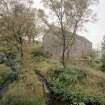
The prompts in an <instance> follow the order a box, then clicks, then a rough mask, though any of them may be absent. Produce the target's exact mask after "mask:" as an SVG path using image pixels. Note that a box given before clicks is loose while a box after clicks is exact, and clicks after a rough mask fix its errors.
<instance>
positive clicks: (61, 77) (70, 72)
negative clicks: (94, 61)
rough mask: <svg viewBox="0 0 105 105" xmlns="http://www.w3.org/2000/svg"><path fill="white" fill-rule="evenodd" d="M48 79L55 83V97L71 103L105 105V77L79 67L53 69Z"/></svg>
mask: <svg viewBox="0 0 105 105" xmlns="http://www.w3.org/2000/svg"><path fill="white" fill-rule="evenodd" d="M48 80H49V81H50V83H51V84H53V87H52V88H53V89H54V91H55V98H56V99H57V100H59V99H60V100H61V101H65V102H67V103H69V104H76V105H78V104H79V103H82V102H83V103H89V102H92V103H93V105H105V92H104V91H105V89H104V87H105V78H102V77H101V76H100V77H99V76H97V75H95V74H92V73H90V72H88V71H87V70H82V69H77V68H66V69H60V70H59V69H58V70H51V71H49V73H48Z"/></svg>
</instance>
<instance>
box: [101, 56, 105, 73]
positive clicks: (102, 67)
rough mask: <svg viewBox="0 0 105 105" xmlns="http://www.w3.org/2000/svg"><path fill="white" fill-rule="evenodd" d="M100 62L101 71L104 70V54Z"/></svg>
mask: <svg viewBox="0 0 105 105" xmlns="http://www.w3.org/2000/svg"><path fill="white" fill-rule="evenodd" d="M101 62H102V65H101V69H102V71H105V54H103V55H102V58H101Z"/></svg>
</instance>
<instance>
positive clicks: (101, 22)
mask: <svg viewBox="0 0 105 105" xmlns="http://www.w3.org/2000/svg"><path fill="white" fill-rule="evenodd" d="M34 1H35V5H34V6H35V7H36V8H42V4H41V0H34ZM93 12H95V13H96V14H97V17H96V18H97V21H96V22H94V23H87V24H86V25H85V29H86V30H87V31H84V32H82V34H81V35H82V36H84V37H86V38H87V39H88V40H90V41H91V42H92V43H93V48H96V49H100V48H101V43H102V38H103V36H104V35H105V0H99V4H98V5H96V6H94V7H93Z"/></svg>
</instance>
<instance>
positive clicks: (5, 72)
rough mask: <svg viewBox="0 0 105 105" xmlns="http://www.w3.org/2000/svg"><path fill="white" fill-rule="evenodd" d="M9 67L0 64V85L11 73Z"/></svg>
mask: <svg viewBox="0 0 105 105" xmlns="http://www.w3.org/2000/svg"><path fill="white" fill-rule="evenodd" d="M11 72H12V71H11V69H10V68H9V67H6V66H5V65H0V85H1V84H2V83H3V82H4V81H5V80H6V79H7V78H8V76H9V75H10V74H11Z"/></svg>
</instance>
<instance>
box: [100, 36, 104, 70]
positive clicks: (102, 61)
mask: <svg viewBox="0 0 105 105" xmlns="http://www.w3.org/2000/svg"><path fill="white" fill-rule="evenodd" d="M101 53H102V56H101V63H102V65H101V69H102V71H105V36H104V37H103V42H102V49H101Z"/></svg>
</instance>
